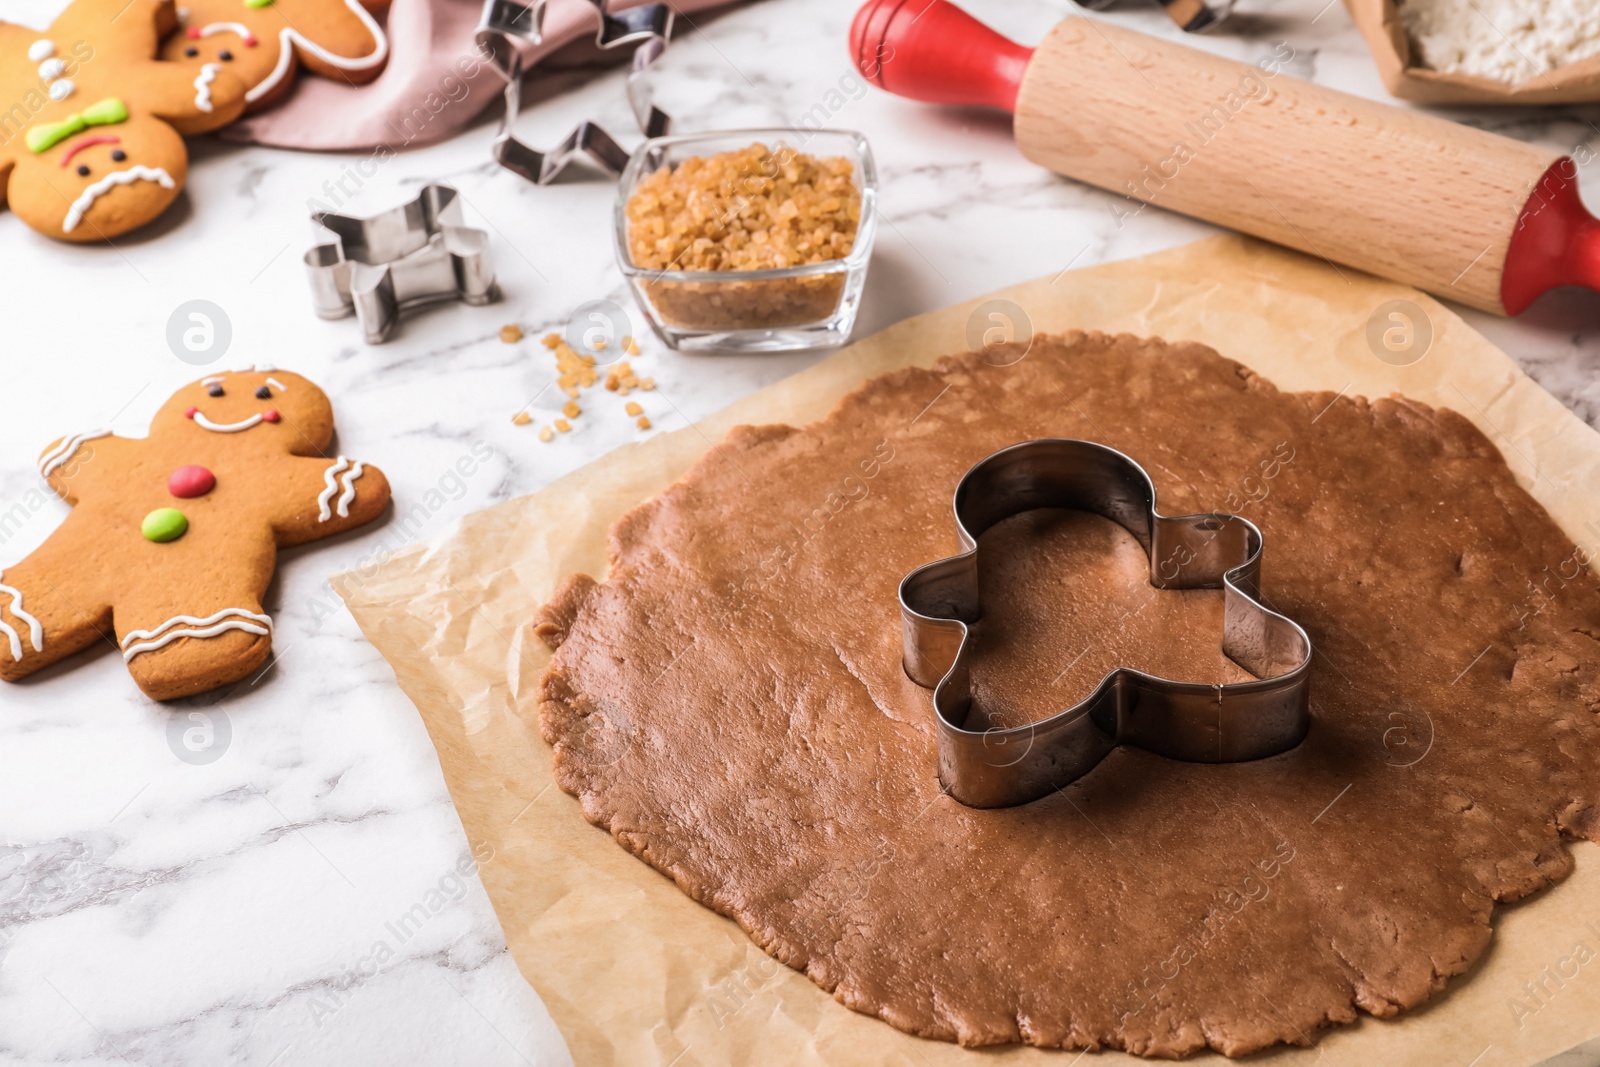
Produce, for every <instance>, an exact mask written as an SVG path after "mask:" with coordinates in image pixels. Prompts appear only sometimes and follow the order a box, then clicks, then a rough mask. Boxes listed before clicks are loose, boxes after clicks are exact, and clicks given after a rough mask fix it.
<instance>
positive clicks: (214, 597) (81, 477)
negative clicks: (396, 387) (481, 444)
mask: <svg viewBox="0 0 1600 1067" xmlns="http://www.w3.org/2000/svg"><path fill="white" fill-rule="evenodd" d="M332 439H333V407H332V405H330V404H329V402H328V398H327V396H326V395H325V394H324V393H323V392H322V390H321V389H318V388H317V387H316V386H315V385H313V384H312V383H311V382H309V381H307V380H306V379H304V378H302V377H300V376H299V375H298V374H290V373H288V372H287V371H280V370H271V369H267V368H256V369H254V370H251V371H237V372H233V373H227V374H213V375H208V376H207V377H205V378H202V379H201V380H200V381H198V382H196V383H194V384H193V385H189V386H185V387H184V388H183V389H180V390H179V391H178V392H177V393H175V394H173V396H172V399H170V400H168V401H167V402H166V404H165V405H163V406H162V408H161V410H160V411H159V412H157V413H156V417H155V420H154V421H153V422H152V423H151V425H150V436H148V437H145V438H143V439H134V438H126V437H115V436H112V435H111V434H110V433H108V432H107V431H104V430H91V431H88V432H86V433H77V434H72V435H70V436H67V437H63V438H61V439H60V440H58V441H56V442H54V443H53V444H51V445H50V447H49V448H47V449H45V450H44V453H43V454H42V455H41V456H40V457H39V470H40V471H41V473H42V474H43V475H44V477H45V478H46V479H47V480H48V481H49V483H50V486H51V488H53V489H54V490H55V491H56V492H57V493H59V494H60V495H61V497H62V498H63V499H64V500H66V501H67V503H69V504H71V505H73V509H72V513H71V514H70V515H68V516H67V519H66V521H65V522H64V523H62V525H61V527H60V528H59V529H57V530H56V531H55V532H54V533H53V534H52V535H51V536H50V538H49V539H48V540H47V541H46V542H45V543H44V544H43V545H41V546H40V547H39V549H38V550H37V551H35V552H34V553H33V554H32V555H30V556H28V557H27V558H26V559H24V560H23V561H22V562H21V563H18V564H16V565H14V566H10V567H6V568H5V569H4V570H3V571H0V678H3V679H5V680H7V681H16V680H17V679H19V678H22V677H24V676H26V675H28V674H31V673H33V672H34V671H36V670H39V669H40V668H41V667H45V666H48V665H49V664H51V663H55V662H56V661H57V660H60V659H64V658H65V657H67V656H70V655H72V654H73V653H74V652H78V651H81V650H82V649H85V648H88V647H90V646H92V645H95V644H97V643H99V642H106V643H108V644H110V645H114V646H115V647H116V648H117V650H118V651H119V652H120V654H121V655H122V658H123V659H125V660H126V661H127V664H128V670H129V672H130V673H131V674H132V675H133V679H134V681H135V682H137V683H138V684H139V688H140V689H143V690H144V691H145V692H146V693H147V694H149V695H150V696H151V697H153V698H155V699H156V700H171V699H173V698H176V697H183V696H189V695H191V694H194V693H201V692H204V691H205V690H207V689H214V688H216V687H217V686H221V685H227V684H228V683H230V682H236V681H239V680H240V679H243V678H245V677H248V676H249V675H250V673H251V672H253V671H255V670H256V669H257V668H258V667H260V666H261V665H262V664H263V663H265V662H266V660H267V656H268V654H269V653H270V651H271V648H272V620H271V618H270V617H269V616H268V615H267V613H266V612H265V611H263V610H262V607H261V598H262V596H263V595H264V594H265V593H266V590H267V585H268V583H269V582H271V580H272V572H273V569H274V567H275V566H276V564H277V554H278V549H280V548H285V547H287V546H289V545H298V544H304V543H305V542H308V541H316V540H318V539H320V538H324V537H331V536H333V535H334V534H338V533H343V532H344V531H345V530H348V529H351V528H352V527H355V526H360V525H361V524H363V523H367V522H371V521H372V520H373V519H375V518H377V517H378V516H379V515H380V514H381V513H382V512H383V510H384V508H385V507H386V506H387V505H388V503H389V483H388V481H387V480H386V479H385V478H384V476H383V473H382V472H381V471H379V470H378V469H377V468H376V467H371V466H368V465H366V464H364V463H362V462H360V461H359V460H352V459H347V458H345V457H344V456H337V455H335V456H330V455H327V454H326V450H327V448H328V445H329V443H330V442H331V441H332Z"/></svg>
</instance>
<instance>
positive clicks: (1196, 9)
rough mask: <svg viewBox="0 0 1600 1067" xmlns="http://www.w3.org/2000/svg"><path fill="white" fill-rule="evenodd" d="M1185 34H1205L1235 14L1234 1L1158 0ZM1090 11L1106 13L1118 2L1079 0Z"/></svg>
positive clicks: (1114, 0)
mask: <svg viewBox="0 0 1600 1067" xmlns="http://www.w3.org/2000/svg"><path fill="white" fill-rule="evenodd" d="M1156 2H1157V3H1159V4H1160V5H1161V7H1162V9H1163V10H1165V11H1166V13H1167V17H1168V18H1170V19H1171V20H1172V21H1173V22H1174V23H1175V24H1177V27H1178V28H1179V29H1180V30H1182V31H1183V32H1185V33H1205V32H1206V31H1208V30H1211V29H1214V28H1216V26H1217V25H1218V23H1220V22H1222V20H1224V19H1226V18H1227V17H1228V16H1229V15H1230V14H1232V13H1233V0H1156ZM1078 3H1079V4H1081V5H1082V6H1084V7H1086V8H1088V9H1089V10H1090V11H1104V10H1106V9H1107V8H1109V7H1112V6H1113V5H1115V4H1116V3H1117V0H1078Z"/></svg>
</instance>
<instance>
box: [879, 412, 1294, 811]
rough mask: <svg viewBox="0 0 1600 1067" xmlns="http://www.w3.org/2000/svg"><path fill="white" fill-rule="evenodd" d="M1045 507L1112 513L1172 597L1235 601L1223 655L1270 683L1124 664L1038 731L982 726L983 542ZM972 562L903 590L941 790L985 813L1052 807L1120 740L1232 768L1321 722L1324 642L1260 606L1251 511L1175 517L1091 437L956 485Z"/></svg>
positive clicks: (1041, 445)
mask: <svg viewBox="0 0 1600 1067" xmlns="http://www.w3.org/2000/svg"><path fill="white" fill-rule="evenodd" d="M1037 508H1070V509H1073V510H1077V511H1088V512H1093V513H1094V514H1097V515H1103V516H1105V517H1106V518H1108V519H1110V520H1112V521H1113V522H1115V523H1117V524H1118V525H1120V526H1122V527H1123V528H1124V529H1126V530H1127V531H1128V532H1129V533H1131V534H1133V536H1134V537H1135V538H1137V539H1138V541H1139V544H1140V545H1141V546H1143V547H1144V549H1145V550H1146V552H1147V553H1148V555H1149V557H1150V584H1151V585H1152V586H1154V587H1155V588H1157V589H1215V588H1218V587H1221V588H1222V590H1223V592H1224V607H1223V626H1222V651H1223V652H1224V653H1226V654H1227V656H1228V657H1229V658H1230V659H1232V660H1233V661H1234V662H1235V663H1237V664H1239V666H1241V667H1243V668H1244V669H1245V670H1247V671H1249V672H1250V673H1251V674H1253V675H1255V676H1256V677H1255V679H1254V680H1252V681H1248V682H1234V683H1228V684H1221V683H1217V684H1208V683H1204V682H1178V681H1171V680H1169V679H1166V678H1157V677H1154V676H1152V675H1149V674H1145V673H1143V672H1141V671H1136V670H1132V669H1130V668H1127V667H1117V668H1114V669H1112V670H1111V671H1110V672H1109V673H1108V674H1106V676H1105V677H1104V678H1102V679H1101V680H1100V684H1099V685H1097V686H1095V688H1094V691H1093V692H1092V693H1090V694H1089V695H1088V696H1087V697H1085V698H1084V699H1083V700H1081V701H1079V702H1078V703H1076V704H1074V705H1072V706H1071V707H1069V708H1066V709H1065V710H1063V711H1059V712H1056V713H1055V714H1053V715H1051V716H1049V717H1048V718H1045V719H1041V720H1039V721H1037V722H1033V723H1029V724H1027V725H1023V726H1015V727H1004V728H1001V727H997V728H994V729H990V730H969V729H967V728H966V722H967V719H968V716H969V714H970V713H971V711H972V690H971V684H970V676H969V665H968V662H967V659H968V651H969V648H970V643H969V641H968V626H969V624H971V623H974V622H977V621H978V619H979V618H980V617H981V615H982V600H981V596H980V590H979V588H978V551H979V549H978V538H979V536H980V535H981V534H982V533H983V532H984V531H985V530H987V529H989V528H990V527H992V526H994V525H995V524H996V523H998V522H1000V521H1001V520H1002V519H1006V518H1009V517H1011V516H1013V515H1017V514H1020V513H1022V512H1024V511H1032V510H1034V509H1037ZM954 509H955V517H956V527H957V529H958V531H959V534H960V539H961V548H962V551H961V552H960V553H959V554H958V555H955V556H951V557H949V558H947V559H941V560H937V561H935V562H933V563H928V564H925V565H923V566H921V567H918V568H917V569H916V570H914V571H912V572H911V573H910V574H907V575H906V576H905V578H904V579H902V580H901V582H900V617H901V628H902V638H903V641H904V663H905V671H906V674H907V675H908V676H909V677H910V678H911V680H912V681H913V682H915V683H917V684H918V685H920V686H922V687H923V688H925V689H932V690H933V706H934V711H935V713H936V717H937V729H938V748H939V780H940V781H941V782H942V783H943V784H944V786H945V787H946V788H947V789H948V790H949V792H950V795H951V796H953V797H955V799H957V800H959V801H960V802H961V803H963V804H966V805H968V806H969V807H975V808H1000V807H1009V806H1011V805H1014V804H1025V803H1027V802H1028V801H1030V800H1037V799H1038V798H1040V797H1042V796H1045V795H1047V794H1049V793H1050V792H1052V791H1053V790H1056V789H1059V788H1061V787H1062V786H1064V785H1067V784H1068V783H1070V782H1072V781H1075V780H1076V779H1078V778H1079V777H1081V776H1082V775H1084V774H1087V773H1088V772H1089V771H1090V770H1091V769H1093V768H1094V766H1095V765H1096V764H1098V763H1099V762H1100V761H1101V760H1102V759H1103V758H1105V756H1106V755H1107V754H1108V753H1109V752H1110V751H1111V750H1112V749H1113V748H1115V747H1116V746H1117V745H1119V744H1127V745H1136V746H1138V747H1139V748H1143V749H1145V750H1147V751H1150V752H1154V753H1156V754H1157V755H1160V756H1165V757H1167V758H1168V759H1176V760H1185V761H1188V762H1195V763H1232V762H1237V761H1242V760H1254V759H1261V758H1263V757H1266V756H1274V755H1277V754H1279V753H1282V752H1286V751H1288V750H1289V749H1291V748H1293V747H1294V746H1295V745H1297V744H1299V743H1300V741H1301V740H1302V739H1304V737H1305V735H1306V732H1307V730H1308V729H1309V728H1310V724H1311V712H1310V702H1309V690H1310V674H1311V639H1310V638H1309V637H1307V636H1306V632H1305V631H1304V630H1302V629H1301V628H1300V626H1299V625H1298V624H1296V623H1295V622H1293V621H1292V620H1290V619H1288V618H1286V617H1284V616H1283V615H1280V614H1278V613H1277V612H1275V611H1272V610H1271V609H1270V608H1268V607H1266V606H1265V605H1264V604H1262V603H1261V601H1260V596H1261V591H1260V575H1261V547H1262V537H1261V531H1260V530H1259V529H1257V528H1256V526H1255V524H1254V523H1252V522H1250V521H1249V520H1247V519H1243V518H1240V517H1239V516H1237V515H1229V514H1225V513H1222V512H1210V513H1206V514H1200V515H1179V516H1170V517H1169V516H1164V515H1162V514H1160V513H1159V512H1158V511H1157V510H1156V491H1155V485H1154V483H1152V482H1151V481H1150V476H1149V475H1148V474H1146V473H1145V470H1144V468H1143V467H1141V466H1139V464H1137V463H1135V462H1134V461H1133V460H1132V459H1129V458H1128V457H1127V456H1125V455H1123V454H1122V453H1121V452H1118V451H1117V450H1115V449H1113V448H1107V447H1106V446H1105V445H1100V444H1095V443H1094V442H1092V441H1075V440H1068V439H1041V440H1036V441H1025V442H1023V443H1021V444H1016V445H1012V446H1011V447H1009V448H1003V449H1001V450H1000V451H998V452H995V453H994V454H992V455H990V456H988V457H987V458H985V459H983V460H982V461H980V462H979V463H977V464H976V465H975V466H973V467H972V469H971V470H969V471H967V473H966V475H965V476H963V477H962V479H961V481H960V483H959V484H958V485H957V486H956V491H955V497H954Z"/></svg>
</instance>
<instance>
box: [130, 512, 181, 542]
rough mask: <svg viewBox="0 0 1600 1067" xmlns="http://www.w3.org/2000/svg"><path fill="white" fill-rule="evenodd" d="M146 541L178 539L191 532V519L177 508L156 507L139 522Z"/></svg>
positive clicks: (140, 530)
mask: <svg viewBox="0 0 1600 1067" xmlns="http://www.w3.org/2000/svg"><path fill="white" fill-rule="evenodd" d="M139 532H140V533H142V534H144V539H145V540H146V541H155V542H156V543H157V544H160V543H162V542H164V541H176V540H177V539H178V538H180V537H182V536H183V535H184V534H186V533H188V532H189V520H188V518H186V517H185V516H184V514H183V512H181V511H179V510H178V509H177V508H156V509H155V510H154V511H152V512H151V513H150V514H148V515H146V516H145V517H144V522H142V523H140V524H139Z"/></svg>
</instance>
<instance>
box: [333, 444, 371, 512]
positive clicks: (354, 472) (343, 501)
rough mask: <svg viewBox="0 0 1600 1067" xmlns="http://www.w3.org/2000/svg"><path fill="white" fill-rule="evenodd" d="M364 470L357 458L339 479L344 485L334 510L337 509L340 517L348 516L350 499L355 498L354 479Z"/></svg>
mask: <svg viewBox="0 0 1600 1067" xmlns="http://www.w3.org/2000/svg"><path fill="white" fill-rule="evenodd" d="M365 470H366V468H365V467H363V466H362V465H361V461H360V460H359V459H358V460H356V461H355V464H354V465H353V466H351V468H350V469H349V470H348V471H346V472H345V473H344V475H343V476H341V477H340V479H339V484H340V485H342V486H344V492H342V493H340V494H339V505H338V507H337V508H335V509H334V510H336V511H338V513H339V517H340V518H341V519H348V518H349V517H350V501H352V500H354V499H355V498H356V479H357V478H359V477H361V474H362V472H363V471H365Z"/></svg>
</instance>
